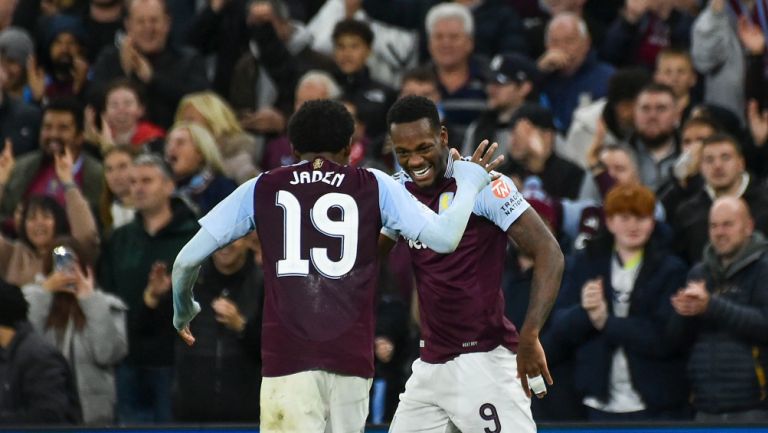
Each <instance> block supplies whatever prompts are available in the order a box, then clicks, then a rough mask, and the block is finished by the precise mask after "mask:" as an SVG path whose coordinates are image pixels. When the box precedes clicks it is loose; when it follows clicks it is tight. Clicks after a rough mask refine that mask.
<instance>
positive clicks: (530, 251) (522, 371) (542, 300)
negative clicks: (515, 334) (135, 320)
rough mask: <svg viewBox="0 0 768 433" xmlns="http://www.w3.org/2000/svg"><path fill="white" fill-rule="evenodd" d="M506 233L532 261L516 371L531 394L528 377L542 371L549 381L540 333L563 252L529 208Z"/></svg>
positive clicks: (555, 289) (557, 280)
mask: <svg viewBox="0 0 768 433" xmlns="http://www.w3.org/2000/svg"><path fill="white" fill-rule="evenodd" d="M507 236H508V237H509V239H511V240H512V241H513V242H514V243H515V245H517V248H518V249H519V250H520V251H522V252H523V253H525V254H526V256H528V257H530V258H532V259H533V262H534V266H533V281H532V283H531V294H530V300H529V301H528V310H527V312H526V314H525V320H524V321H523V326H522V328H521V329H520V342H519V345H518V352H517V370H518V374H519V375H520V379H521V381H522V382H523V389H524V390H525V392H526V393H527V394H528V396H529V397H530V390H529V388H528V377H531V378H532V377H536V376H539V375H543V376H544V379H546V381H547V383H549V384H550V385H551V384H552V377H551V375H550V374H549V369H548V368H547V360H546V357H545V355H544V349H542V347H541V343H540V342H539V333H540V332H541V328H542V327H543V326H544V322H546V320H547V317H548V316H549V312H550V310H551V309H552V306H553V305H554V303H555V300H556V299H557V292H558V290H559V289H560V279H561V278H562V274H563V266H564V265H563V253H562V252H561V251H560V246H559V245H558V243H557V241H556V240H555V238H554V236H553V235H552V233H551V232H550V231H549V229H548V228H547V226H546V225H545V224H544V222H543V221H542V220H541V218H539V216H538V215H537V214H536V212H535V211H534V210H533V209H532V208H528V209H526V210H525V211H524V212H523V213H522V214H521V215H520V216H519V217H518V218H517V220H516V221H515V222H514V223H513V224H512V225H510V226H509V228H508V229H507ZM537 395H538V394H537ZM539 396H540V397H541V396H542V395H539Z"/></svg>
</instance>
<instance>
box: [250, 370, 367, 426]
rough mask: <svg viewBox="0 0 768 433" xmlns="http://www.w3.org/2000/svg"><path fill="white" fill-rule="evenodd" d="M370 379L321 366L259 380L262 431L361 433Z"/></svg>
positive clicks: (365, 414)
mask: <svg viewBox="0 0 768 433" xmlns="http://www.w3.org/2000/svg"><path fill="white" fill-rule="evenodd" d="M371 382H372V379H366V378H362V377H357V376H344V375H341V374H335V373H329V372H327V371H322V370H313V371H302V372H300V373H295V374H289V375H287V376H280V377H265V378H263V379H262V380H261V423H260V431H261V432H263V433H361V432H362V431H363V429H364V428H365V419H366V418H367V417H368V392H369V390H370V388H371Z"/></svg>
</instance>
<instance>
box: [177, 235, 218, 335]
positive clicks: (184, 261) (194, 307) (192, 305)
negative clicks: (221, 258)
mask: <svg viewBox="0 0 768 433" xmlns="http://www.w3.org/2000/svg"><path fill="white" fill-rule="evenodd" d="M217 248H218V245H217V244H216V239H214V238H213V236H212V235H211V234H210V233H208V231H207V230H206V229H204V228H201V229H200V230H198V232H197V233H196V234H195V236H194V237H192V239H190V241H189V242H187V244H186V245H184V248H182V249H181V251H180V252H179V255H178V256H176V261H175V262H173V271H172V272H171V281H172V284H173V326H174V327H175V328H176V330H178V331H179V333H180V334H181V338H182V339H184V341H185V342H186V343H187V344H190V345H191V344H192V343H194V342H195V339H194V337H192V334H191V333H190V332H189V322H191V321H192V319H193V318H194V317H195V316H196V315H197V313H199V312H200V304H198V303H197V302H196V301H195V300H194V298H193V294H192V288H193V287H194V286H195V280H197V273H198V271H199V270H200V264H201V263H203V261H204V260H205V259H206V258H207V257H208V256H209V255H211V254H213V252H214V251H216V249H217Z"/></svg>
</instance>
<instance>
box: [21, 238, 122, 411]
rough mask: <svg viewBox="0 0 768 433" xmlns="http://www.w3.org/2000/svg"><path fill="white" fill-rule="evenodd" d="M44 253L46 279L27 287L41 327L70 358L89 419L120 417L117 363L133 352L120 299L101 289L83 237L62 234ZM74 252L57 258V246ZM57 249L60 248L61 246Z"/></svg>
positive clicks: (35, 323) (31, 319) (35, 320)
mask: <svg viewBox="0 0 768 433" xmlns="http://www.w3.org/2000/svg"><path fill="white" fill-rule="evenodd" d="M53 245H55V247H54V248H51V249H49V251H48V254H46V256H45V258H44V263H45V264H44V266H43V267H44V269H43V271H44V273H45V275H46V277H45V278H44V279H42V278H41V281H39V282H35V283H32V284H27V285H25V286H24V287H22V291H23V292H24V297H25V298H26V299H27V302H28V303H29V313H28V319H29V322H30V323H31V324H32V326H33V328H34V329H35V331H37V332H38V333H40V334H41V335H43V336H44V338H45V339H46V340H48V342H50V343H51V344H53V345H54V346H56V347H57V348H58V349H59V350H60V351H61V353H62V354H63V355H64V357H65V358H66V359H67V361H68V363H69V365H70V368H71V370H72V371H73V373H74V377H75V381H76V382H77V390H78V394H79V395H80V406H81V408H82V411H83V421H84V422H85V423H86V424H111V423H112V422H114V415H115V411H114V407H115V402H116V391H115V375H114V366H115V365H116V364H117V363H118V362H119V361H120V360H121V359H123V357H125V355H126V354H127V353H128V339H127V335H126V323H125V314H126V310H127V307H126V306H125V304H124V303H123V301H121V300H120V299H119V298H117V297H115V296H113V295H110V294H107V293H104V292H102V291H101V290H98V288H97V287H95V285H94V278H93V269H92V267H91V266H90V263H88V262H87V261H86V260H85V259H84V258H83V257H84V256H83V255H82V250H81V249H80V247H79V246H78V245H77V242H76V241H74V240H73V239H71V238H58V239H57V241H56V242H54V243H53ZM61 248H66V249H68V250H69V251H71V252H72V253H73V255H72V256H71V260H72V261H69V262H62V261H59V263H58V265H56V264H55V262H56V260H54V259H53V257H52V256H53V253H54V249H61ZM56 252H59V251H58V250H57V251H56Z"/></svg>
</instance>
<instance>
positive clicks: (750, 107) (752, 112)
mask: <svg viewBox="0 0 768 433" xmlns="http://www.w3.org/2000/svg"><path fill="white" fill-rule="evenodd" d="M747 120H748V121H749V132H750V133H752V139H753V140H754V142H755V146H757V147H763V146H765V142H766V140H768V110H763V111H760V107H759V105H758V103H757V101H756V100H754V99H750V100H749V104H747Z"/></svg>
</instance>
